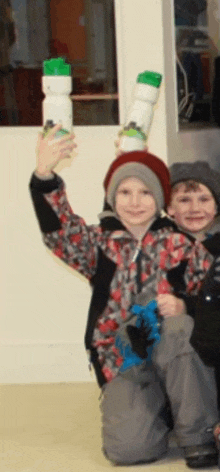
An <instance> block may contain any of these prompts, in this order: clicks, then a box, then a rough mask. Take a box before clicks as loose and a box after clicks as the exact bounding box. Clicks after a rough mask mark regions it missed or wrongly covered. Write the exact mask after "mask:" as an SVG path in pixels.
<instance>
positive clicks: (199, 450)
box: [184, 443, 218, 469]
mask: <svg viewBox="0 0 220 472" xmlns="http://www.w3.org/2000/svg"><path fill="white" fill-rule="evenodd" d="M184 453H185V460H186V465H187V467H189V468H190V469H208V468H209V467H214V466H216V465H218V450H217V448H216V445H215V443H209V444H202V445H198V446H188V447H185V448H184Z"/></svg>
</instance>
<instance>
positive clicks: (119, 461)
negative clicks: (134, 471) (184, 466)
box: [103, 438, 168, 465]
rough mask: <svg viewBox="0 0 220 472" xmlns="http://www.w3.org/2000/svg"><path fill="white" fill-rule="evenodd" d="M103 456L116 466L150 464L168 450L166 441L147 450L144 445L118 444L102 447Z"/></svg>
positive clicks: (133, 443)
mask: <svg viewBox="0 0 220 472" xmlns="http://www.w3.org/2000/svg"><path fill="white" fill-rule="evenodd" d="M103 450H104V454H105V456H106V457H107V458H108V459H109V460H110V461H111V462H113V463H114V464H116V465H129V464H138V463H144V462H150V461H154V460H157V459H159V458H160V457H161V456H163V455H164V454H166V452H167V450H168V439H167V438H166V439H165V438H164V439H163V441H161V442H160V443H159V444H157V445H155V446H154V447H152V448H151V449H148V447H147V444H146V443H141V439H139V441H138V442H136V443H135V442H123V443H122V442H120V441H119V442H118V443H116V442H115V443H114V444H113V443H112V444H105V443H104V445H103Z"/></svg>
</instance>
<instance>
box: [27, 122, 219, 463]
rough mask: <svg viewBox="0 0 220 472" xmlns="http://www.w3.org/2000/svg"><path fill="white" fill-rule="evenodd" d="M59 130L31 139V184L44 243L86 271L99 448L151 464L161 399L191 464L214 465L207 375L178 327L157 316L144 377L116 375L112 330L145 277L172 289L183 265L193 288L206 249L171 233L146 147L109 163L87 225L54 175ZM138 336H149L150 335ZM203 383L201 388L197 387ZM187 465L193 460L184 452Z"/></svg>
mask: <svg viewBox="0 0 220 472" xmlns="http://www.w3.org/2000/svg"><path fill="white" fill-rule="evenodd" d="M57 130H58V128H57V127H55V128H54V129H52V130H51V131H50V132H49V133H48V135H47V137H46V138H43V137H42V136H40V137H39V143H38V157H37V168H36V171H35V172H34V174H33V175H32V178H31V182H30V190H31V195H32V199H33V204H34V208H35V212H36V216H37V218H38V221H39V225H40V228H41V231H42V236H43V240H44V242H45V244H46V245H47V247H48V248H50V250H51V251H53V253H54V254H55V255H56V256H57V257H59V258H60V259H61V260H62V261H64V262H65V263H66V264H68V265H69V267H71V268H72V269H75V270H77V271H78V272H80V273H81V274H82V275H84V277H86V278H87V280H89V282H90V284H91V287H92V299H91V304H90V309H89V315H88V322H87V328H86V335H85V344H86V348H87V350H88V351H89V353H90V360H91V363H92V364H93V366H94V369H95V372H96V377H97V381H98V384H99V385H100V387H101V388H102V389H103V396H102V400H101V411H102V439H103V450H104V452H105V455H106V456H107V457H108V459H109V460H111V461H112V462H113V463H116V464H123V465H126V464H127V465H129V464H135V463H139V462H147V463H149V462H152V461H154V460H158V459H159V458H161V457H162V455H164V454H166V453H167V451H168V435H169V431H170V425H169V424H168V421H167V417H166V415H165V413H166V407H167V399H168V398H169V403H170V404H171V406H172V413H173V424H174V430H175V433H176V438H177V442H178V445H179V446H180V447H181V448H183V449H184V452H185V449H187V447H188V446H190V447H194V450H195V453H196V454H197V466H198V462H199V461H200V462H199V465H201V464H202V466H205V467H206V466H210V465H213V464H214V465H215V464H216V463H217V457H218V455H217V450H216V449H215V447H209V446H210V445H209V441H213V434H212V427H213V424H214V423H215V418H216V416H217V404H216V394H215V392H214V393H213V389H214V375H213V372H211V374H210V369H209V368H208V367H206V366H203V365H201V362H200V359H199V357H198V356H197V354H196V353H195V351H194V350H193V349H192V348H191V346H189V343H188V344H187V343H186V342H185V340H184V339H183V336H182V333H181V332H180V333H175V334H174V336H170V337H168V339H167V337H166V326H167V325H169V320H170V319H171V318H169V319H168V320H164V322H163V330H162V328H161V342H160V343H159V346H160V348H158V351H157V353H156V359H155V363H153V360H152V362H151V359H150V362H148V360H149V359H148V352H147V347H146V346H144V349H145V351H144V356H145V358H144V366H143V367H144V369H143V370H144V373H146V376H145V380H144V382H143V381H142V379H137V381H136V382H134V381H131V380H130V379H128V378H125V377H124V373H123V371H122V370H121V369H122V367H123V368H124V363H125V361H126V360H127V351H126V350H125V349H124V350H123V351H121V350H120V346H119V345H118V343H117V339H118V334H119V332H120V328H121V327H124V324H125V323H126V322H127V321H129V320H130V310H131V307H132V306H133V305H134V303H135V304H136V302H137V298H138V296H139V295H140V294H141V293H142V289H143V287H145V288H146V286H147V285H148V288H149V281H151V283H152V280H153V286H154V288H155V292H156V293H165V292H166V293H170V292H171V291H172V284H169V282H168V281H167V273H168V272H169V271H170V269H172V270H173V268H174V267H176V266H178V265H179V264H181V262H183V265H184V267H185V271H184V277H185V279H184V280H185V281H186V285H187V289H189V292H190V293H191V291H193V293H197V287H198V289H199V288H200V282H201V280H202V279H203V277H204V275H205V274H206V272H207V269H208V267H209V265H210V263H211V257H210V254H209V253H208V251H207V250H205V248H204V247H203V245H202V244H201V243H200V242H197V241H196V242H194V241H193V242H192V241H191V240H190V238H188V237H187V236H186V235H183V234H182V232H181V231H178V230H177V228H176V225H174V224H173V223H172V222H171V220H170V219H168V218H162V217H161V216H160V212H161V209H162V208H164V206H167V205H168V204H169V198H170V182H169V180H170V179H169V172H168V169H167V167H166V166H165V164H164V163H163V162H162V161H161V160H160V159H159V158H158V157H156V156H153V155H152V154H150V153H148V152H145V151H133V152H130V153H122V155H121V156H119V157H118V158H117V159H115V160H114V161H113V162H112V164H111V165H110V167H109V169H108V172H107V174H106V177H105V180H104V189H105V206H104V211H103V212H102V213H101V215H100V224H98V225H87V224H86V222H85V221H84V220H83V218H81V217H80V216H77V215H76V214H75V213H74V212H73V211H72V209H71V207H70V204H69V202H68V199H67V195H66V191H65V185H64V182H63V180H62V178H61V177H60V176H59V175H57V174H56V173H55V172H54V169H55V167H56V165H57V163H58V162H59V161H60V160H61V159H62V158H63V157H65V156H66V155H68V154H69V152H71V149H73V147H74V144H73V143H72V144H71V142H69V144H68V141H69V140H70V138H68V137H67V138H65V137H64V138H61V140H60V141H58V142H56V141H55V140H54V136H55V134H56V131H57ZM176 230H177V231H176ZM183 259H184V260H183ZM185 263H186V264H185ZM139 303H140V300H139ZM73 312H74V311H73ZM75 316H76V322H77V314H76V315H75ZM130 328H134V326H130ZM135 328H137V329H138V330H139V331H138V347H140V343H141V341H142V340H143V341H144V342H145V339H144V337H143V338H142V330H141V328H142V326H141V327H139V326H138V327H137V326H135ZM130 332H132V333H131V334H133V336H131V344H132V343H133V344H132V347H133V351H135V349H136V348H137V346H136V343H135V341H136V337H134V330H132V329H131V330H129V332H128V335H130ZM135 333H136V334H137V331H136V330H135ZM168 335H169V333H168ZM146 337H147V339H146V341H147V342H148V341H149V339H148V333H146ZM126 347H127V346H126ZM192 351H193V352H192ZM137 354H138V353H137ZM138 355H139V354H138ZM141 355H142V354H141ZM139 358H140V360H141V361H142V357H141V356H139ZM207 378H209V383H208V382H207V384H206V382H205V381H206V379H207ZM202 384H206V385H204V388H203V390H202V392H201V394H200V391H201V385H202ZM211 385H213V389H212V386H211ZM207 443H208V444H207ZM201 449H202V455H201V454H200V451H201ZM186 458H187V451H186ZM187 465H188V466H189V467H191V466H192V463H190V462H189V461H188V458H187Z"/></svg>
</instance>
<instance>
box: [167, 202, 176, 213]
mask: <svg viewBox="0 0 220 472" xmlns="http://www.w3.org/2000/svg"><path fill="white" fill-rule="evenodd" d="M167 213H168V215H169V216H174V213H175V211H174V209H173V208H172V205H168V207H167Z"/></svg>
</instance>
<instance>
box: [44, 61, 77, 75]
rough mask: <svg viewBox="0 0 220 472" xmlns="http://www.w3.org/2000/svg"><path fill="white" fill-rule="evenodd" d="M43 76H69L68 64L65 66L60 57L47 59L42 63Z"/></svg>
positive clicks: (69, 67) (69, 68)
mask: <svg viewBox="0 0 220 472" xmlns="http://www.w3.org/2000/svg"><path fill="white" fill-rule="evenodd" d="M43 73H44V75H71V66H70V64H65V60H64V59H63V58H62V57H57V58H55V59H49V60H48V61H44V62H43Z"/></svg>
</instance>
